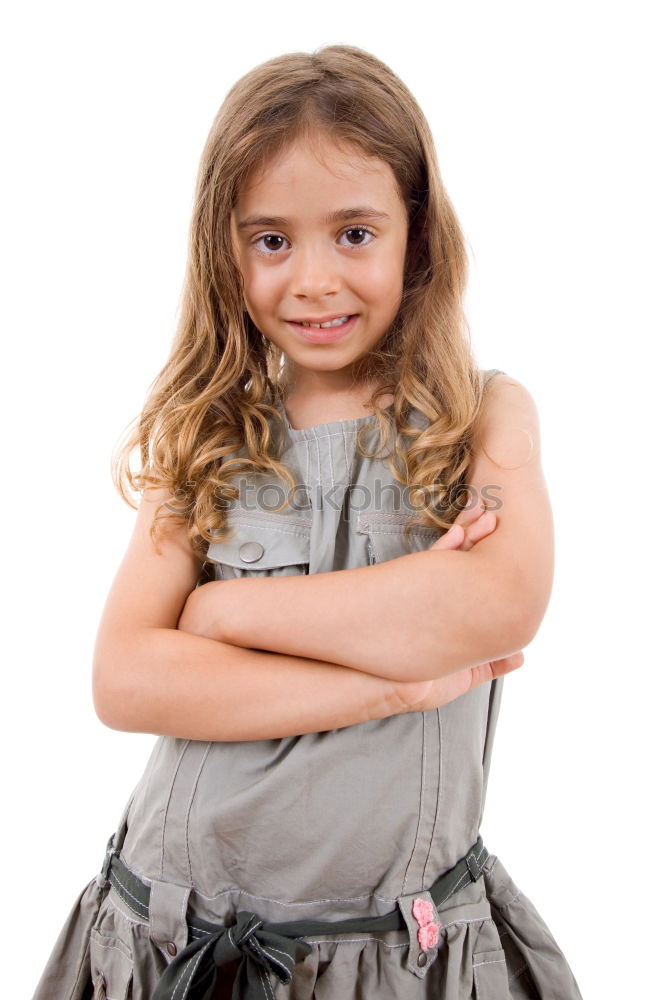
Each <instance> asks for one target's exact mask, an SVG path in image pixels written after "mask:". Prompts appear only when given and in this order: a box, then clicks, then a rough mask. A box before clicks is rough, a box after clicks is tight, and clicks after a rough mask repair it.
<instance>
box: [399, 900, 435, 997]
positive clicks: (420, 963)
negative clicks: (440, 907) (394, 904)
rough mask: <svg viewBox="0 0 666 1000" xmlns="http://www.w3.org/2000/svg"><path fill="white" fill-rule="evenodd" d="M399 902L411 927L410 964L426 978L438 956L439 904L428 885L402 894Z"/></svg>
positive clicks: (412, 969) (410, 967) (408, 960)
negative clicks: (404, 894) (421, 889)
mask: <svg viewBox="0 0 666 1000" xmlns="http://www.w3.org/2000/svg"><path fill="white" fill-rule="evenodd" d="M398 906H399V907H400V910H401V912H402V915H403V917H404V920H405V923H406V924H407V929H408V931H409V952H408V954H407V968H408V969H409V971H410V972H413V973H414V975H415V976H418V978H419V979H423V978H424V977H425V974H426V972H427V971H428V969H429V968H430V966H431V965H432V963H433V962H434V961H435V958H436V957H437V949H438V947H439V944H440V931H441V928H442V925H441V923H440V921H439V917H438V913H437V907H436V906H435V903H434V900H433V898H432V896H431V895H430V893H429V892H428V890H427V889H424V890H423V891H422V892H412V893H410V894H409V895H408V896H400V898H399V899H398Z"/></svg>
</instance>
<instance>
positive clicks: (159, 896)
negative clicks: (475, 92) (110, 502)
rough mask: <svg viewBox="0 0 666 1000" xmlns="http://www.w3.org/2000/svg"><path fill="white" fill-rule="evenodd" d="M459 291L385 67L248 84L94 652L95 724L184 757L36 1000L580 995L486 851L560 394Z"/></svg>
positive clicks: (276, 72) (125, 822)
mask: <svg viewBox="0 0 666 1000" xmlns="http://www.w3.org/2000/svg"><path fill="white" fill-rule="evenodd" d="M465 281H466V257H465V250H464V240H463V236H462V233H461V230H460V227H459V224H458V221H457V218H456V215H455V213H454V210H453V208H452V206H451V204H450V202H449V200H448V197H447V195H446V192H445V190H444V188H443V186H442V182H441V179H440V176H439V172H438V167H437V162H436V156H435V150H434V145H433V140H432V137H431V135H430V132H429V129H428V126H427V124H426V122H425V120H424V118H423V115H422V112H421V111H420V109H419V107H418V106H417V104H416V102H415V101H414V98H413V97H412V95H411V94H410V92H409V91H408V90H407V89H406V87H405V86H404V85H403V84H402V83H401V82H400V80H398V79H397V78H396V77H395V75H394V74H393V73H392V72H391V71H390V70H389V69H388V68H387V67H386V66H385V65H384V64H382V63H381V62H379V61H378V60H377V59H375V58H374V57H372V56H371V55H369V54H368V53H366V52H364V51H362V50H360V49H357V48H353V47H349V46H342V45H335V46H330V47H328V48H325V49H322V50H320V51H318V52H316V53H314V54H312V55H310V54H301V53H298V54H291V55H286V56H282V57H279V58H277V59H273V60H271V61H269V62H267V63H265V64H264V65H261V66H259V67H258V68H256V69H255V70H253V71H252V72H250V73H249V74H247V76H245V77H244V78H243V79H241V80H240V81H239V82H238V83H237V84H236V85H235V86H234V87H233V88H232V90H231V91H230V93H229V95H228V96H227V98H226V100H225V102H224V104H223V105H222V108H221V109H220V112H219V114H218V116H217V118H216V120H215V122H214V125H213V128H212V131H211V133H210V136H209V138H208V141H207V144H206V147H205V150H204V154H203V158H202V162H201V167H200V173H199V178H198V185H197V192H196V201H195V208H194V218H193V222H192V229H191V243H190V254H189V262H188V271H187V280H186V284H185V291H184V298H183V304H182V314H181V319H180V326H179V330H178V334H177V337H176V339H175V342H174V345H173V349H172V352H171V356H170V358H169V361H168V363H167V364H166V365H165V367H164V368H163V370H162V371H161V372H160V374H159V376H158V378H157V380H156V383H155V385H154V387H153V389H152V392H151V394H150V397H149V399H148V402H147V403H146V406H145V408H144V410H143V412H142V414H141V418H140V421H139V424H138V427H137V428H136V429H135V431H134V432H133V433H132V435H131V436H130V437H129V439H128V440H127V442H126V443H125V446H124V447H123V448H122V449H120V451H119V454H118V461H117V466H116V481H117V485H118V488H119V489H120V491H121V493H122V495H123V496H124V497H125V499H128V496H129V492H128V491H129V489H131V488H134V489H137V490H140V491H141V492H142V499H141V502H140V504H139V507H138V515H137V520H136V527H135V530H134V533H133V535H132V538H131V540H130V544H129V547H128V550H127V553H126V555H125V558H124V560H123V562H122V564H121V566H120V569H119V571H118V574H117V576H116V579H115V581H114V583H113V586H112V588H111V591H110V594H109V597H108V601H107V604H106V607H105V609H104V613H103V617H102V621H101V624H100V627H99V632H98V637H97V642H96V647H95V654H94V698H95V706H96V710H97V712H98V715H99V716H100V718H101V720H102V721H103V722H104V723H106V724H107V725H109V726H111V727H113V728H116V729H120V730H126V731H134V732H150V733H155V734H159V739H158V740H157V743H156V745H155V748H154V751H153V754H152V756H151V758H150V761H149V763H148V766H147V768H146V770H145V772H144V774H143V777H142V778H141V779H140V781H139V783H138V785H137V787H136V789H135V791H134V793H133V795H132V797H131V798H130V801H129V803H128V805H127V808H126V810H125V812H124V815H123V816H122V817H121V820H120V823H119V825H118V828H117V830H116V832H115V834H114V836H113V837H112V838H111V840H110V841H109V844H108V847H107V852H106V856H105V858H104V863H103V865H102V868H101V871H100V872H99V874H98V875H97V876H96V877H95V878H94V879H93V880H92V881H91V882H90V884H89V885H88V886H87V887H86V889H85V890H84V891H83V892H82V894H81V896H80V897H79V899H78V900H77V902H76V904H75V906H74V909H73V911H72V914H71V916H70V918H69V920H68V922H67V924H66V925H65V927H64V928H63V931H62V934H61V936H60V938H59V940H58V942H57V943H56V945H55V948H54V951H53V954H52V957H51V959H50V961H49V963H48V965H47V968H46V969H45V971H44V973H43V976H42V978H41V981H40V984H39V986H38V988H37V992H36V994H35V997H36V1000H65V998H67V1000H79V998H83V997H91V996H93V995H94V997H96V998H101V997H112V998H114V1000H125V998H128V997H130V996H131V997H132V998H133V1000H141V998H148V997H151V998H153V1000H166V998H167V997H168V998H171V1000H181V998H185V997H188V998H194V997H197V998H211V997H216V998H218V1000H220V998H222V997H230V996H232V995H233V998H234V1000H260V998H261V1000H265V998H269V997H270V998H275V1000H287V998H289V1000H306V998H313V997H316V998H317V1000H352V998H363V1000H379V998H382V1000H384V998H390V997H395V998H399V1000H417V998H419V1000H424V998H434V997H444V996H445V997H447V998H453V997H455V998H471V997H478V998H488V1000H508V998H510V997H522V998H545V997H548V998H552V1000H555V998H557V1000H573V998H578V997H579V996H580V994H579V991H578V988H577V985H576V982H575V979H574V977H573V975H572V973H571V970H570V969H569V966H568V964H567V962H566V960H565V958H564V956H563V955H562V953H561V951H560V949H559V948H558V946H557V944H556V942H555V941H554V940H553V938H552V936H551V934H550V933H549V931H548V929H547V927H546V925H545V923H544V922H543V920H542V919H541V917H540V915H539V914H538V913H537V911H536V910H535V908H534V906H533V905H532V904H531V903H530V902H529V900H528V899H527V898H526V897H525V896H523V895H522V894H521V893H520V892H519V891H518V889H517V888H516V886H515V885H514V883H513V882H512V881H511V879H510V877H509V875H508V874H507V872H506V870H505V869H504V867H503V865H502V863H501V862H500V860H499V859H498V858H497V857H496V856H495V855H493V854H489V852H488V850H487V849H486V847H485V846H484V845H483V842H482V839H481V837H480V835H479V828H480V823H481V818H482V813H483V805H484V800H485V793H486V787H487V780H488V769H489V765H490V754H491V749H492V742H493V736H494V731H495V726H496V722H497V713H498V710H499V703H500V696H501V689H502V683H503V675H504V674H506V673H507V672H509V671H510V670H512V669H515V668H516V667H518V666H520V664H521V663H522V661H523V657H522V653H521V652H520V650H521V649H522V647H523V646H525V645H526V644H527V643H529V642H530V641H531V639H532V638H533V637H534V635H535V633H536V631H537V629H538V626H539V623H540V621H541V619H542V617H543V614H544V612H545V609H546V606H547V603H548V599H549V595H550V588H551V582H552V560H553V556H552V524H551V512H550V507H549V502H548V497H547V491H546V488H545V485H544V481H543V476H542V472H541V468H540V458H539V433H538V418H537V414H536V411H535V407H534V404H533V402H532V399H531V397H530V395H529V393H528V392H527V390H526V389H525V388H524V387H523V386H522V385H521V384H520V383H518V382H516V381H515V380H513V379H511V378H509V377H508V376H507V375H505V374H503V373H501V372H498V371H496V370H494V369H493V370H491V371H489V372H485V373H483V372H480V371H479V370H478V368H477V366H476V365H475V363H474V361H473V357H472V353H471V350H470V347H469V344H468V342H467V338H466V325H465V319H464V314H463V295H464V289H465ZM137 445H139V446H140V459H141V466H140V469H139V471H138V472H136V473H135V474H133V473H132V472H131V471H130V456H131V454H133V453H134V450H135V448H136V446H137ZM486 508H488V509H487V510H486ZM232 991H233V993H232Z"/></svg>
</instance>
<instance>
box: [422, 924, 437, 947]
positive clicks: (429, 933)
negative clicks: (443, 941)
mask: <svg viewBox="0 0 666 1000" xmlns="http://www.w3.org/2000/svg"><path fill="white" fill-rule="evenodd" d="M441 926H442V925H441V924H424V926H423V927H419V944H420V945H421V947H422V948H423V950H424V951H428V949H429V948H436V947H437V942H438V941H439V929H440V927H441Z"/></svg>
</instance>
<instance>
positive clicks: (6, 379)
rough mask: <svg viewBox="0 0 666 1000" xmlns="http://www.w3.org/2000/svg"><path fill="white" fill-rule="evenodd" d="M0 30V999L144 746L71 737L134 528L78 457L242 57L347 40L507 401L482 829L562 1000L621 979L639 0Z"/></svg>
mask: <svg viewBox="0 0 666 1000" xmlns="http://www.w3.org/2000/svg"><path fill="white" fill-rule="evenodd" d="M1 33H2V36H3V41H2V43H1V44H2V52H1V59H0V65H1V66H2V70H1V71H2V77H3V79H2V81H1V82H2V94H3V104H4V105H5V106H4V108H3V112H2V119H3V128H2V138H3V145H4V153H3V156H2V170H3V175H4V177H3V181H2V188H1V192H2V244H3V248H2V253H3V261H2V276H3V279H4V281H5V291H4V292H3V296H2V303H1V309H2V314H3V327H4V329H3V348H2V357H3V362H4V364H3V379H2V387H3V393H2V403H3V409H4V413H3V430H4V463H3V465H4V483H3V489H2V497H3V502H4V518H3V524H4V534H3V539H2V548H3V556H4V573H3V582H4V584H5V586H6V591H5V596H4V599H3V602H2V606H3V610H4V612H5V614H6V620H5V623H4V627H3V632H2V635H3V638H4V647H5V650H4V651H5V654H6V657H5V668H4V671H3V675H2V676H3V685H2V688H3V697H2V704H3V713H2V729H3V733H2V736H3V741H4V742H5V747H4V753H3V761H4V768H5V773H4V775H3V787H4V792H5V795H4V800H5V801H4V806H5V808H4V817H3V824H2V835H3V845H2V847H3V851H2V862H3V869H4V870H3V875H2V882H3V899H4V901H5V905H4V906H3V908H2V909H3V915H2V916H3V920H6V921H7V928H6V930H5V931H4V933H3V936H2V940H3V941H4V947H5V950H7V954H8V955H10V956H11V961H9V960H8V961H7V962H5V963H4V971H3V980H4V983H3V994H4V995H5V996H8V997H9V996H11V997H12V1000H21V998H22V997H29V996H30V994H31V991H32V989H33V988H34V985H35V983H36V981H37V979H38V977H39V974H40V972H41V969H42V967H43V965H44V963H45V961H46V959H47V956H48V954H49V952H50V949H51V946H52V944H53V942H54V940H55V937H56V935H57V933H58V931H59V929H60V927H61V925H62V923H63V921H64V919H65V917H66V914H67V912H68V910H69V908H70V906H71V904H72V903H73V901H74V898H75V896H76V895H77V893H78V892H79V890H80V889H81V888H83V886H84V885H85V884H86V883H87V882H88V880H89V879H90V878H91V877H92V876H93V875H94V874H95V872H96V871H97V870H98V869H99V866H100V863H101V860H102V856H103V853H104V847H105V844H106V841H107V838H108V836H109V834H110V833H111V832H112V831H113V829H114V828H115V825H116V822H117V819H118V816H119V814H120V811H121V810H122V807H123V806H124V804H125V801H126V799H127V797H128V796H129V793H130V791H131V789H132V787H133V786H134V784H135V782H136V781H137V780H138V778H139V776H140V774H141V771H142V769H143V766H144V763H145V760H146V758H147V756H148V753H149V751H150V748H151V746H152V744H153V740H154V738H153V737H152V736H145V735H132V734H125V733H119V732H114V731H111V730H108V729H105V728H104V727H103V726H102V724H101V723H100V722H99V721H98V720H97V718H96V716H95V714H94V711H93V708H92V703H91V694H90V668H91V656H92V648H93V643H94V638H95V633H96V629H97V624H98V621H99V617H100V614H101V610H102V606H103V603H104V600H105V597H106V593H107V591H108V588H109V586H110V583H111V580H112V578H113V575H114V573H115V571H116V568H117V566H118V564H119V562H120V559H121V557H122V554H123V552H124V549H125V545H126V543H127V540H128V537H129V533H130V531H131V528H132V524H133V520H134V514H133V512H132V511H131V510H130V509H129V508H127V507H126V506H125V505H124V504H123V502H122V501H121V500H120V498H119V497H117V496H116V494H115V493H114V490H113V486H112V483H111V479H110V474H109V458H110V454H111V450H112V447H113V445H114V443H115V441H116V440H117V438H118V437H119V435H120V434H121V432H122V431H123V429H124V428H125V426H126V425H127V424H128V423H129V422H130V420H132V419H133V418H134V417H135V416H136V414H137V413H138V412H139V411H140V409H141V406H142V404H143V400H144V398H145V395H146V393H147V391H148V387H149V385H150V382H151V381H152V379H153V378H154V377H155V375H156V374H157V371H158V369H159V368H160V367H161V365H162V364H163V362H164V361H165V359H166V357H167V353H168V349H169V345H170V341H171V337H172V335H173V332H174V328H175V319H176V312H177V307H178V299H179V294H180V289H181V282H182V277H183V269H184V263H185V252H186V236H187V226H188V221H189V213H190V208H191V200H192V193H193V186H194V178H195V171H196V167H197V163H198V159H199V156H200V153H201V150H202V147H203V143H204V140H205V138H206V135H207V132H208V129H209V127H210V124H211V122H212V119H213V116H214V114H215V112H216V111H217V108H218V106H219V104H220V103H221V102H222V99H223V98H224V96H225V94H226V92H227V90H228V88H229V87H230V86H231V84H232V83H233V82H234V81H235V80H236V79H237V78H238V77H239V76H240V75H242V74H243V73H245V72H246V71H247V70H249V69H250V68H252V67H253V66H255V65H256V64H258V63H259V62H262V61H263V60H265V59H268V58H270V57H272V56H275V55H278V54H280V53H283V52H287V51H295V50H308V51H311V50H313V49H314V48H317V47H320V46H323V45H325V44H330V43H347V44H354V45H359V46H361V47H363V48H366V49H368V50H369V51H370V52H372V53H373V54H375V55H376V56H378V57H379V58H381V59H382V60H384V61H385V62H386V63H388V64H389V65H390V66H391V67H392V68H393V69H394V70H395V71H396V72H397V73H398V74H399V75H400V76H401V77H402V78H403V79H404V81H405V82H406V84H407V85H408V86H409V87H410V89H411V90H412V91H413V93H414V94H415V96H416V98H417V99H418V100H419V101H420V103H421V105H422V106H423V108H424V111H425V112H426V115H427V116H428V119H429V121H430V124H431V127H432V130H433V133H434V135H435V138H436V142H437V147H438V151H439V156H440V164H441V169H442V174H443V178H444V183H445V185H446V187H447V189H448V191H449V193H450V195H451V197H452V200H453V203H454V205H455V207H456V210H457V212H458V214H459V217H460V220H461V222H462V225H463V229H464V231H465V233H466V236H467V239H468V242H469V249H470V262H471V272H472V273H471V280H470V288H469V296H468V314H469V318H470V322H471V326H472V334H473V339H474V347H475V350H476V353H477V357H478V359H479V361H480V363H481V365H482V366H483V367H497V368H500V369H502V370H503V371H506V372H507V373H509V374H510V375H512V376H514V377H515V378H517V379H518V380H520V381H521V382H522V383H523V384H524V385H525V386H526V387H527V388H528V389H529V390H530V392H531V393H532V395H533V397H534V399H535V401H536V403H537V406H538V409H539V413H540V418H541V425H542V435H543V461H544V468H545V473H546V477H547V481H548V484H549V488H550V495H551V500H552V504H553V510H554V515H555V525H556V544H557V550H556V552H557V554H556V576H555V584H554V589H553V594H552V599H551V603H550V606H549V609H548V612H547V614H546V617H545V619H544V622H543V624H542V626H541V629H540V631H539V634H538V636H537V638H536V639H535V640H534V642H533V643H532V644H531V645H530V646H529V647H528V649H527V651H526V662H525V665H524V667H523V668H522V670H520V671H518V672H517V673H515V674H513V675H512V676H511V677H509V678H508V679H507V681H506V682H505V690H504V700H503V705H502V712H501V716H500V721H499V727H498V731H497V735H496V742H495V752H494V759H493V768H492V775H491V781H490V788H489V792H488V799H487V804H486V812H485V816H484V821H483V827H482V833H483V836H484V840H485V843H486V844H487V845H488V847H489V849H490V850H491V851H492V852H493V853H496V854H498V855H499V857H500V858H501V859H502V861H503V862H504V864H505V865H506V867H507V869H508V870H509V872H510V873H511V875H512V876H513V878H514V880H515V881H516V882H517V884H518V885H519V886H520V887H521V888H522V889H523V891H524V892H525V893H526V895H527V896H528V897H529V898H530V899H532V901H533V902H534V903H535V905H536V906H537V908H538V909H539V911H540V912H541V914H542V915H543V917H544V919H545V920H546V922H547V923H548V925H549V926H550V929H551V931H552V932H553V934H554V936H555V938H556V940H557V941H558V943H559V944H560V946H561V948H562V950H563V951H564V953H565V954H566V956H567V958H568V959H569V962H570V964H571V966H572V968H573V970H574V973H575V975H576V977H577V979H578V982H579V985H580V988H581V991H582V993H583V996H584V997H585V998H586V1000H592V998H596V997H599V998H604V1000H609V998H611V1000H612V998H623V1000H624V998H627V997H630V996H633V997H637V996H648V995H652V992H653V968H652V963H654V961H655V959H656V957H657V955H658V950H657V951H655V948H657V949H658V942H659V941H660V940H661V936H662V934H661V931H660V928H661V927H663V916H662V913H661V911H662V901H661V885H660V882H658V881H657V879H658V871H659V855H660V836H661V834H662V832H663V826H662V824H661V822H660V818H659V816H658V806H659V804H660V800H661V799H662V797H663V795H662V779H661V773H660V772H661V767H660V764H661V763H662V762H663V756H662V740H661V738H660V737H661V727H662V706H663V695H664V688H663V683H662V671H663V668H664V657H663V642H662V630H661V625H662V617H663V607H664V593H663V584H662V579H661V571H662V567H663V563H664V548H663V546H662V544H661V536H662V535H663V513H662V506H661V505H662V498H663V486H664V478H663V471H662V462H663V451H664V449H663V436H664V432H663V417H662V399H663V394H664V390H663V360H664V356H663V349H662V344H663V338H664V333H665V332H666V330H665V323H664V308H663V303H662V299H663V289H664V283H663V277H662V275H663V271H664V253H663V244H664V223H665V222H666V212H665V211H664V208H665V205H664V201H665V199H664V184H663V178H664V176H666V163H664V157H663V150H662V148H661V142H660V141H661V138H662V136H663V126H662V124H660V123H661V121H662V116H663V102H662V100H661V99H660V96H659V94H660V91H661V93H662V94H663V88H664V79H663V77H662V78H660V69H659V65H658V64H659V62H662V63H663V46H662V42H661V40H660V38H661V36H660V33H659V32H658V30H657V4H656V3H655V4H648V3H646V2H638V3H637V2H632V3H631V4H629V3H621V4H619V3H613V2H605V3H603V4H602V3H598V4H597V3H592V2H589V0H587V2H586V0H582V2H581V0H578V2H576V3H573V2H564V3H563V2H560V3H558V4H540V3H533V2H522V3H521V2H503V3H495V2H488V3H479V2H468V3H458V2H456V3H453V2H441V0H440V2H438V3H437V4H433V5H432V7H431V8H429V7H428V6H426V5H423V4H417V5H405V4H395V5H393V6H390V5H387V4H386V3H385V2H382V3H379V2H367V0H366V2H365V3H363V4H360V3H358V2H354V3H348V2H345V0H338V2H336V3H335V4H325V5H315V4H313V3H281V4H277V3H261V2H254V3H252V4H241V5H231V4H222V3H217V4H214V3H205V2H196V0H195V2H190V3H188V4H187V5H186V4H173V3H165V2H161V3H159V4H158V3H148V2H141V0H135V2H133V3H131V4H130V3H127V2H116V3H114V4H110V3H108V4H100V3H97V4H96V3H85V4H84V3H74V2H71V0H61V2H60V3H58V4H47V3H44V2H41V3H25V4H23V5H22V6H21V7H20V8H18V7H17V8H16V9H15V11H14V12H13V13H12V14H11V15H9V17H5V19H4V25H3V26H2V32H1ZM655 932H656V938H655V936H654V934H655ZM655 941H656V942H657V943H656V944H655ZM7 977H9V982H7ZM54 1000H55V998H54ZM57 1000H60V998H57Z"/></svg>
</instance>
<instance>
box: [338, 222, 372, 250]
mask: <svg viewBox="0 0 666 1000" xmlns="http://www.w3.org/2000/svg"><path fill="white" fill-rule="evenodd" d="M344 235H345V237H346V239H348V240H349V244H348V245H349V246H352V247H363V246H367V244H368V243H370V242H371V240H367V239H366V236H370V237H372V236H373V234H372V233H371V232H370V230H369V229H366V228H365V227H364V226H356V227H355V228H354V229H346V230H345V233H344Z"/></svg>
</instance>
